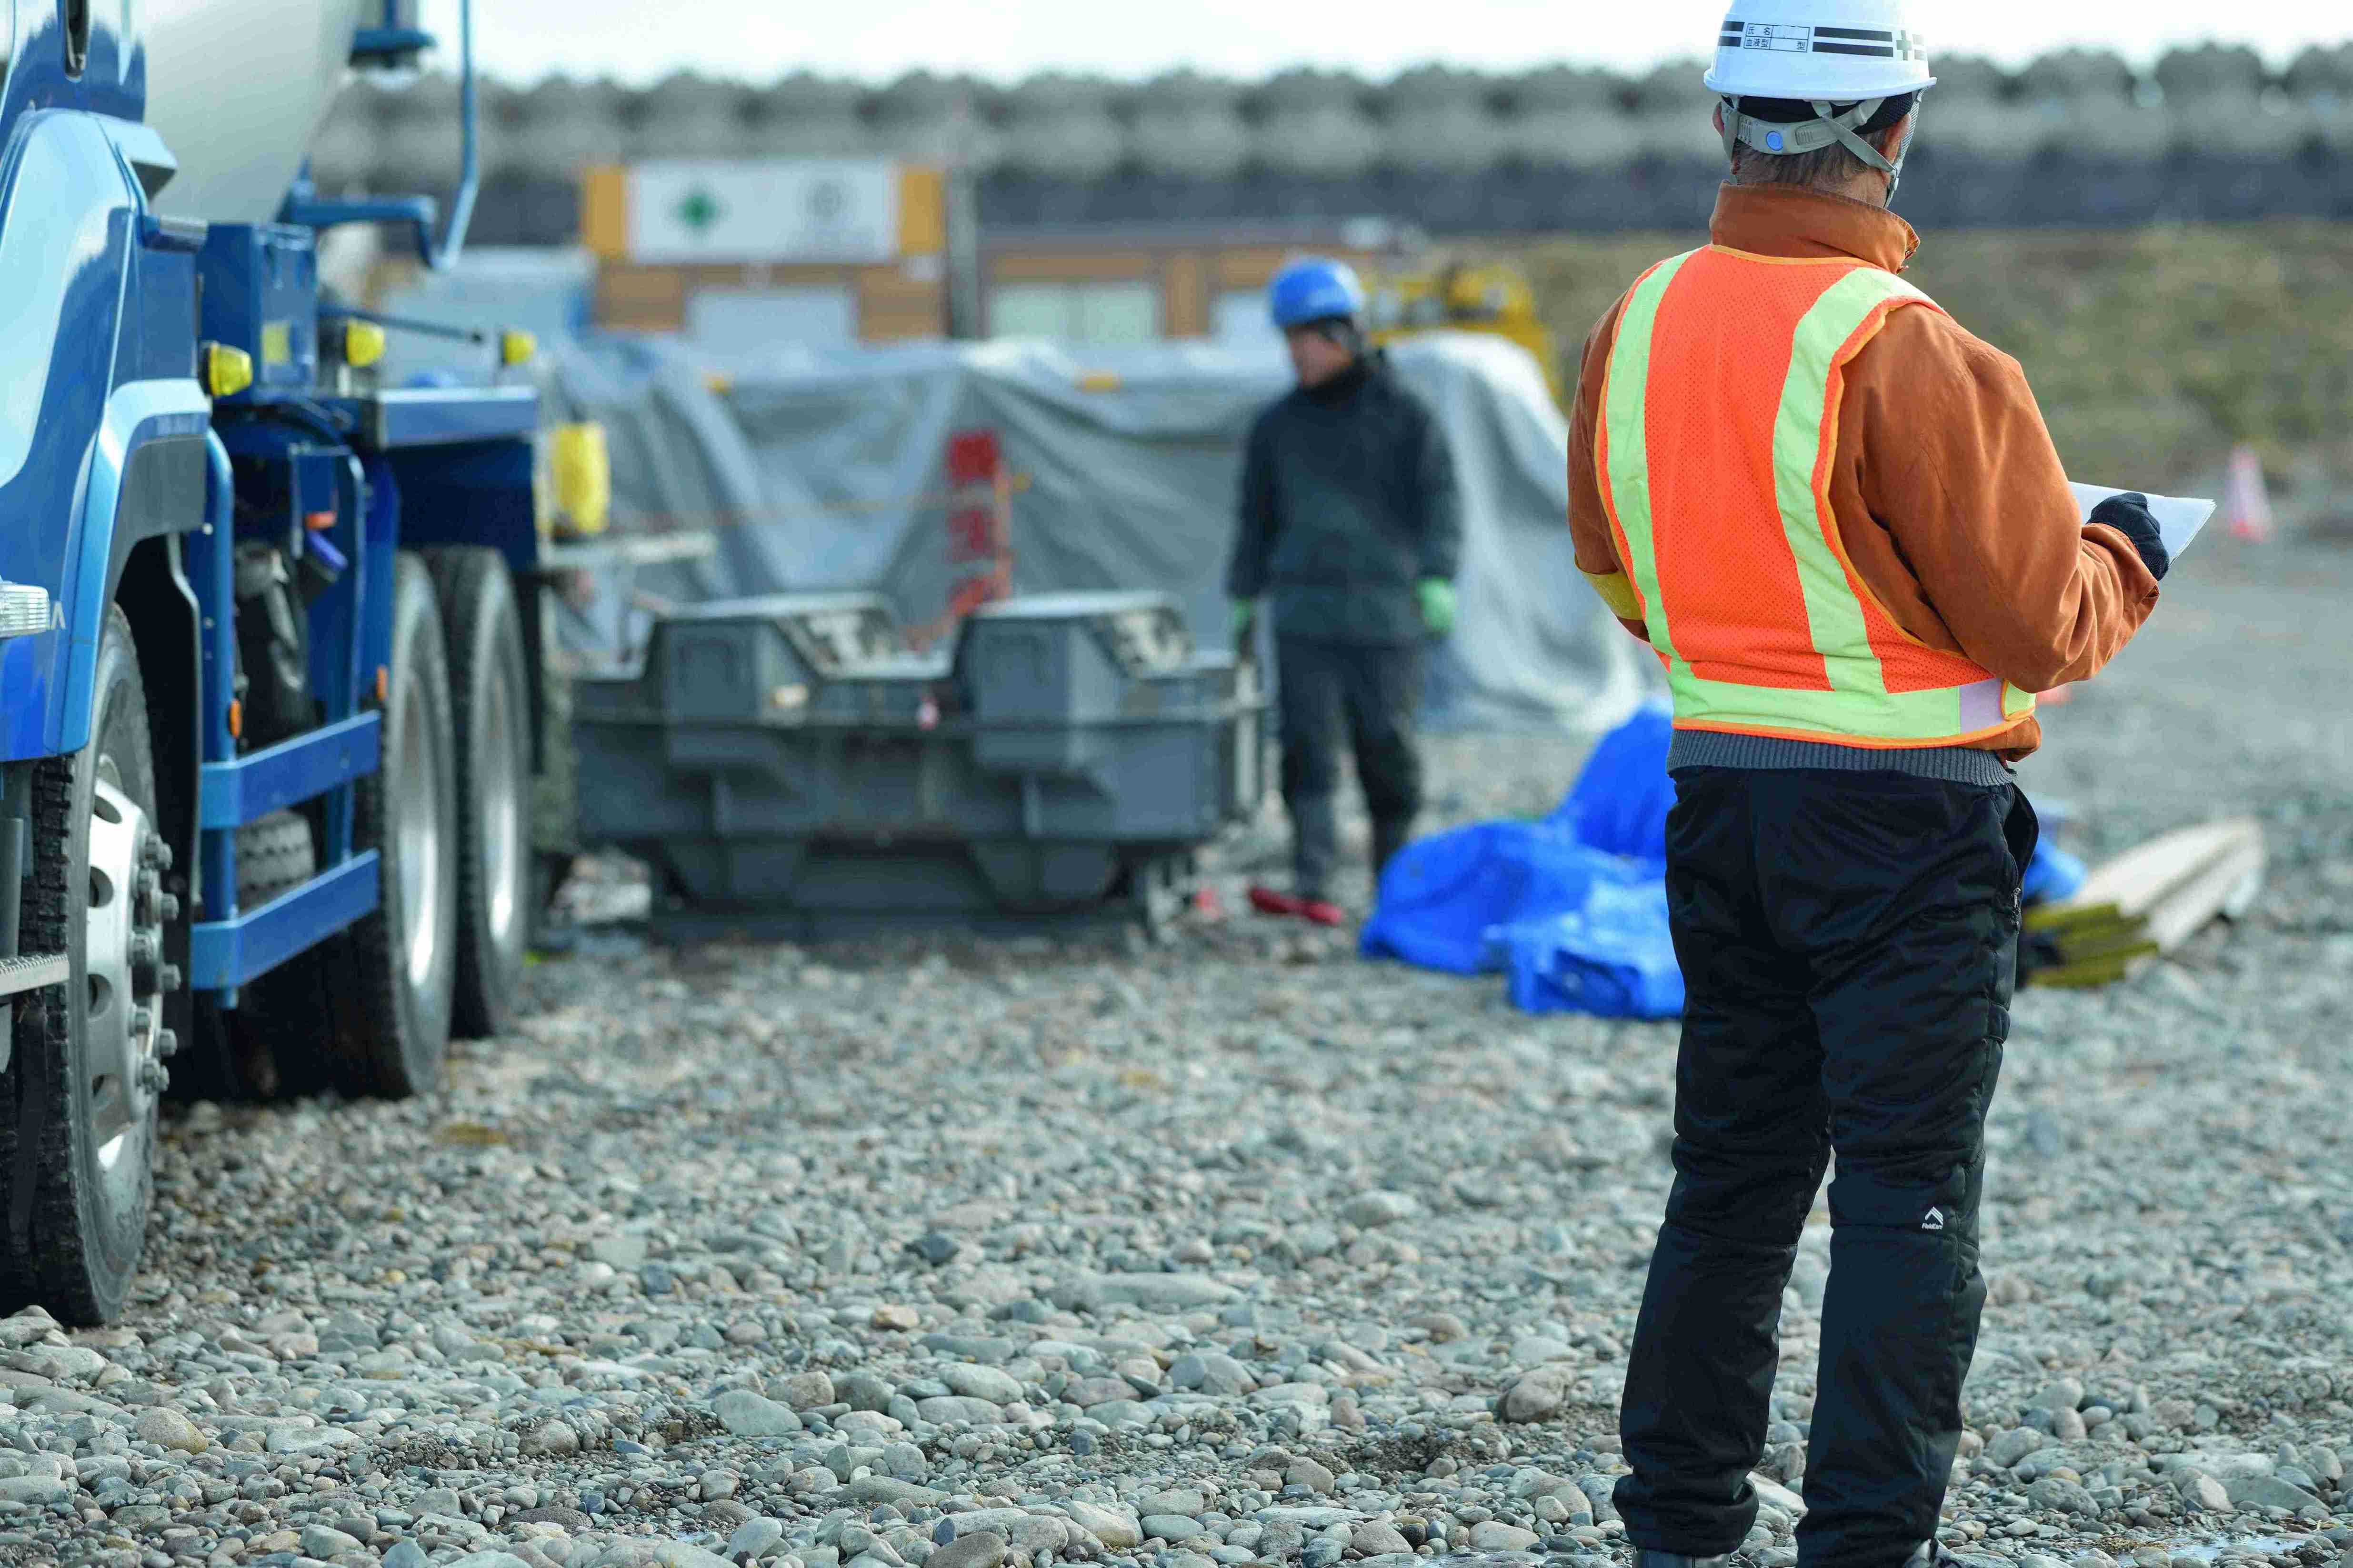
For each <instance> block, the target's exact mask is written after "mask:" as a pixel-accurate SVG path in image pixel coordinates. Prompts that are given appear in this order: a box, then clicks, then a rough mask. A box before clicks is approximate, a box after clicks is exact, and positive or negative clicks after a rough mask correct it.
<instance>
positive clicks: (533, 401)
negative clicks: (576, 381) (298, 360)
mask: <svg viewBox="0 0 2353 1568" xmlns="http://www.w3.org/2000/svg"><path fill="white" fill-rule="evenodd" d="M320 406H321V407H322V408H324V409H326V410H327V411H328V412H329V413H330V414H332V415H333V416H334V417H335V420H336V422H337V423H338V424H340V425H343V426H344V427H345V428H346V429H349V430H350V431H351V432H352V435H353V439H354V440H355V441H356V442H358V444H359V445H361V446H364V447H374V448H375V449H376V450H377V451H390V450H392V449H393V448H395V447H439V446H447V445H449V444H451V443H453V442H459V441H490V440H496V439H499V438H501V437H531V436H533V435H535V434H536V433H537V432H538V430H539V394H538V392H537V391H536V390H534V389H533V388H532V387H529V386H523V385H515V386H473V387H465V386H436V387H403V388H400V389H398V390H396V391H390V392H379V393H377V394H375V395H374V396H371V397H331V398H322V399H321V400H320Z"/></svg>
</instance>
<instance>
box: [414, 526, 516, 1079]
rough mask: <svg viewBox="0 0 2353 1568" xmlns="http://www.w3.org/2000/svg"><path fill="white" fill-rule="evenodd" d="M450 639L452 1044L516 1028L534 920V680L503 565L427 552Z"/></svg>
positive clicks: (499, 559)
mask: <svg viewBox="0 0 2353 1568" xmlns="http://www.w3.org/2000/svg"><path fill="white" fill-rule="evenodd" d="M423 553H424V558H425V564H426V566H427V569H429V570H430V571H431V572H432V574H433V588H434V592H435V595H437V596H438V598H439V599H440V601H441V621H442V627H443V629H444V630H445V631H446V632H447V633H448V652H449V705H450V712H451V718H452V721H453V722H452V729H453V730H454V731H455V734H456V739H457V750H456V755H457V781H458V821H457V827H458V988H457V996H456V1000H455V1005H454V1007H453V1009H452V1026H453V1032H454V1033H456V1034H458V1035H459V1036H461V1037H466V1038H469V1039H480V1038H482V1037H487V1036H491V1035H495V1034H497V1033H498V1032H499V1031H500V1030H501V1029H503V1028H504V1027H506V1026H507V1023H508V1021H509V1020H510V1019H512V1017H513V1016H514V1011H515V1003H516V999H517V997H518V996H519V995H520V994H521V993H522V970H523V956H524V952H525V950H526V949H527V948H528V947H529V946H530V943H531V931H532V922H533V917H534V915H535V912H536V906H535V905H534V903H533V866H532V853H533V851H532V820H531V806H532V773H531V765H532V732H531V680H530V677H529V675H528V673H527V671H526V668H525V666H524V664H523V646H522V641H523V639H522V613H521V611H520V610H518V609H517V607H516V605H515V596H514V585H513V582H512V578H511V577H510V576H509V575H508V573H507V563H506V558H505V557H504V556H502V555H501V554H500V553H499V552H497V551H495V550H486V549H482V548H480V547H477V546H462V547H453V548H448V549H440V550H427V551H426V552H423Z"/></svg>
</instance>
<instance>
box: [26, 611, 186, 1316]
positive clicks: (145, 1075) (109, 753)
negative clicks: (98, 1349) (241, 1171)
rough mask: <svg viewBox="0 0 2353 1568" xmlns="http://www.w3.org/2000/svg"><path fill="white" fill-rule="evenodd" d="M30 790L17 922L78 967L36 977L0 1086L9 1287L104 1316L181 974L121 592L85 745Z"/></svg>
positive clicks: (56, 1305) (147, 1165)
mask: <svg viewBox="0 0 2353 1568" xmlns="http://www.w3.org/2000/svg"><path fill="white" fill-rule="evenodd" d="M32 793H33V823H32V838H33V875H32V877H31V878H30V879H28V880H27V882H26V885H25V894H24V899H25V901H24V914H23V922H22V925H21V927H20V928H19V938H20V942H21V944H22V950H23V951H24V952H58V951H60V950H62V951H63V952H65V953H66V954H67V956H68V958H69V962H70V964H71V978H70V979H69V981H68V982H67V984H64V985H63V986H56V985H52V986H48V987H46V988H44V989H43V990H40V991H37V992H34V993H31V994H29V995H27V997H26V999H25V1002H24V1004H23V1006H22V1010H21V1012H20V1013H19V1014H18V1017H17V1024H16V1052H15V1056H14V1058H13V1060H12V1061H11V1064H10V1068H9V1073H8V1077H9V1079H11V1080H12V1083H11V1085H10V1087H11V1089H12V1090H13V1092H11V1093H9V1094H7V1095H6V1096H5V1100H0V1182H4V1183H5V1184H6V1188H7V1195H8V1201H7V1204H6V1206H5V1212H0V1226H5V1246H0V1297H4V1298H5V1305H6V1306H7V1307H8V1309H9V1310H14V1309H16V1308H17V1307H20V1306H22V1305H24V1304H26V1302H30V1301H38V1302H40V1303H42V1304H43V1305H44V1306H46V1307H47V1308H48V1310H50V1311H51V1312H52V1313H54V1314H55V1315H56V1316H57V1317H58V1318H59V1319H61V1320H62V1321H66V1322H69V1323H81V1324H97V1323H102V1322H106V1321H111V1319H113V1318H114V1317H115V1316H116V1315H117V1314H118V1313H120V1312H121V1310H122V1305H123V1301H124V1299H125V1298H126V1297H127V1296H128V1295H129V1293H130V1289H131V1282H132V1278H133V1276H135V1275H136V1273H137V1272H138V1268H139V1258H140V1253H141V1251H142V1248H143V1247H144V1245H145V1243H146V1236H147V1208H148V1202H149V1199H150V1197H151V1195H152V1194H153V1183H154V1168H155V1105H156V1100H157V1099H158V1097H159V1096H160V1094H161V1092H162V1090H163V1088H164V1083H165V1082H166V1081H167V1078H168V1075H167V1074H166V1073H165V1071H164V1064H163V1059H162V1058H164V1056H166V1055H168V1054H170V1051H171V1049H172V1047H173V1042H171V1041H170V1040H169V1039H168V1038H166V1037H165V1033H164V1030H163V1028H162V1027H161V1025H160V1018H161V1016H162V1013H163V1008H162V1005H161V1001H162V993H163V989H164V984H165V983H166V982H167V981H168V982H170V983H171V984H174V985H176V984H177V981H176V980H175V979H174V978H173V977H172V976H171V975H169V974H168V973H167V972H166V970H165V967H164V964H163V963H162V961H161V952H162V942H163V917H164V910H163V908H162V907H161V902H162V900H163V897H164V894H163V889H162V886H161V882H160V878H161V874H162V873H163V872H164V870H167V869H169V868H170V863H171V851H170V847H169V846H168V845H167V844H165V843H164V840H163V839H162V838H161V837H157V834H156V829H155V826H154V817H153V812H154V806H155V762H154V752H153V743H152V742H151V741H150V739H149V736H148V730H147V699H146V694H145V689H144V688H143V687H142V685H141V683H140V679H139V655H138V651H137V649H136V647H134V646H133V644H132V637H131V623H130V621H129V620H128V619H126V618H125V617H124V616H123V614H122V612H121V610H120V609H116V608H111V607H110V609H109V610H108V613H107V618H106V627H105V630H104V632H103V633H102V634H101V637H100V644H99V650H98V670H97V679H96V682H95V697H94V700H93V711H92V713H91V722H90V744H88V745H87V746H85V747H83V748H82V749H81V751H80V752H78V753H76V754H75V755H73V756H71V757H59V758H56V759H53V760H50V761H47V762H43V763H38V764H37V771H36V773H35V774H34V779H33V791H32Z"/></svg>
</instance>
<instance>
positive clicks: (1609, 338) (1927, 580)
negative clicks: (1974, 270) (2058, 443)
mask: <svg viewBox="0 0 2353 1568" xmlns="http://www.w3.org/2000/svg"><path fill="white" fill-rule="evenodd" d="M1710 228H1711V234H1712V237H1713V238H1714V241H1715V244H1717V245H1720V246H1725V247H1729V248H1731V249H1735V250H1745V251H1748V252H1750V253H1752V254H1755V255H1760V256H1784V257H1827V256H1848V257H1853V258H1858V259H1861V260H1863V261H1867V262H1870V263H1871V264H1872V265H1873V266H1876V267H1882V268H1886V269H1887V270H1889V271H1891V272H1900V271H1902V270H1903V269H1904V268H1905V265H1906V264H1907V263H1908V262H1909V261H1910V259H1911V257H1912V253H1913V251H1914V250H1915V248H1916V247H1917V246H1918V244H1919V240H1918V237H1917V236H1915V234H1914V233H1913V232H1912V228H1911V226H1910V225H1908V224H1906V223H1905V221H1904V220H1903V219H1901V218H1899V217H1897V216H1895V215H1894V214H1893V213H1891V212H1888V211H1887V210H1886V209H1884V208H1883V207H1874V206H1870V205H1865V204H1863V203H1862V202H1855V201H1850V200H1848V199H1846V198H1844V197H1841V196H1834V195H1826V194H1824V193H1821V192H1817V191H1810V190H1805V189H1802V188H1799V187H1797V186H1788V185H1763V186H1744V185H1726V186H1725V188H1724V190H1723V193H1722V195H1720V196H1719V197H1718V198H1717V201H1716V207H1715V220H1714V222H1713V223H1712V225H1711V226H1710ZM1624 306H1625V301H1624V300H1622V299H1621V300H1620V301H1619V303H1618V304H1617V305H1616V306H1613V307H1612V308H1611V309H1610V310H1609V314H1608V315H1606V316H1604V317H1603V318H1602V319H1601V321H1600V323H1599V325H1598V326H1596V327H1595V328H1594V329H1593V333H1592V336H1590V337H1589V338H1588V339H1587V340H1586V344H1585V363H1584V370H1583V374H1582V375H1581V376H1580V377H1579V380H1578V384H1577V405H1576V409H1575V412H1574V414H1573V416H1572V417H1571V419H1570V423H1569V444H1568V486H1569V489H1568V522H1569V529H1570V531H1571V534H1572V536H1573V537H1574V539H1575V542H1576V549H1577V566H1578V568H1579V569H1580V570H1582V571H1584V572H1586V573H1587V574H1590V575H1592V576H1596V577H1608V576H1609V575H1611V574H1622V573H1623V572H1624V571H1625V563H1623V562H1621V561H1620V560H1619V559H1618V550H1617V544H1616V542H1615V541H1614V540H1613V539H1612V537H1611V534H1610V529H1609V514H1608V513H1607V512H1606V511H1605V510H1603V508H1602V504H1601V495H1600V490H1599V485H1598V481H1597V479H1596V471H1595V449H1594V443H1595V427H1596V424H1597V421H1598V420H1599V416H1600V405H1601V390H1602V383H1603V379H1604V375H1605V374H1606V372H1607V371H1608V369H1609V355H1610V351H1611V349H1612V348H1613V347H1614V346H1615V344H1616V342H1617V336H1618V319H1619V314H1620V311H1621V310H1623V309H1624ZM1831 509H1832V511H1833V513H1834V514H1835V516H1836V517H1837V520H1838V525H1839V534H1840V539H1841V542H1842V543H1843V544H1844V545H1845V547H1846V553H1847V555H1848V558H1849V559H1850V560H1852V562H1853V563H1854V567H1855V570H1856V572H1857V573H1858V574H1860V575H1861V576H1862V580H1863V585H1864V587H1865V588H1866V589H1868V590H1869V592H1870V593H1871V595H1873V597H1874V598H1876V599H1877V600H1878V601H1879V603H1880V605H1882V606H1883V608H1884V609H1885V610H1886V611H1887V613H1888V615H1889V616H1890V617H1892V618H1893V619H1894V622H1895V624H1896V625H1897V626H1899V627H1901V628H1902V629H1903V630H1904V632H1905V633H1906V634H1908V635H1909V636H1911V637H1915V638H1916V639H1917V640H1919V641H1920V642H1922V643H1925V644H1926V645H1927V646H1928V647H1934V648H1940V649H1943V650H1945V651H1947V652H1950V653H1958V654H1961V655H1964V656H1965V657H1967V658H1970V659H1972V660H1974V661H1976V662H1977V663H1978V664H1979V665H1982V666H1983V667H1984V668H1987V669H1988V670H1990V671H1991V672H1992V673H1994V674H1996V675H1998V676H2000V677H2001V678H2002V679H2005V680H2008V681H2010V682H2011V683H2012V684H2014V685H2016V686H2019V687H2021V688H2023V689H2026V690H2028V691H2047V690H2049V689H2052V688H2053V687H2056V686H2061V685H2064V684H2066V683H2067V682H2069V681H2073V680H2081V679H2085V678H2086V677H2088V676H2090V675H2091V674H2093V673H2094V671H2096V670H2097V669H2099V668H2100V667H2101V666H2103V665H2105V663H2107V661H2108V660H2109V659H2110V658H2114V657H2115V656H2116V651H2117V650H2118V649H2119V648H2121V647H2124V645H2125V644H2126V642H2127V641H2129V640H2130V639H2131V637H2132V635H2133V634H2134V633H2135V632H2136V631H2137V630H2139V629H2140V626H2141V623H2142V622H2143V621H2145V620H2147V618H2148V614H2149V611H2150V610H2151V609H2152V608H2153V607H2155V605H2156V604H2157V592H2158V590H2157V582H2156V580H2155V579H2154V578H2153V577H2151V576H2150V575H2149V573H2148V569H2147V567H2146V566H2144V565H2143V564H2142V563H2141V560H2140V557H2139V555H2138V554H2137V552H2135V551H2134V549H2133V546H2132V542H2131V541H2130V540H2128V539H2126V537H2125V536H2124V535H2123V534H2121V533H2119V532H2117V531H2116V530H2114V529H2111V528H2105V527H2101V526H2096V525H2095V526H2090V527H2086V526H2085V525H2084V522H2083V521H2082V513H2081V510H2080V509H2079V508H2078V507H2077V505H2076V503H2075V499H2074V496H2073V492H2072V491H2070V490H2069V489H2068V488H2067V482H2066V476H2065V473H2064V471H2063V469H2062V468H2061V467H2060V464H2059V455H2058V453H2057V452H2056V451H2054V450H2053V449H2052V445H2051V434H2050V432H2049V431H2048V430H2047V429H2046V428H2044V426H2043V423H2042V411H2041V410H2040V409H2038V408H2037V407H2036V406H2035V403H2034V395H2033V394H2032V393H2031V391H2029V390H2028V388H2027V384H2026V377H2025V374H2024V373H2023V372H2022V371H2021V370H2020V368H2019V366H2018V362H2017V361H2015V360H2013V359H2011V358H2010V356H2009V355H2007V354H2004V353H2000V351H1998V350H1996V349H1993V348H1991V347H1989V346H1988V345H1987V344H1985V343H1983V342H1979V341H1978V339H1976V338H1974V337H1972V336H1970V335H1969V333H1968V331H1964V330H1963V329H1962V328H1961V327H1960V326H1959V325H1958V324H1957V323H1956V322H1955V321H1953V320H1952V318H1951V317H1949V316H1947V315H1946V314H1944V313H1943V312H1942V311H1938V310H1898V311H1896V312H1894V314H1893V315H1892V316H1891V317H1889V319H1888V321H1887V324H1886V326H1885V327H1884V328H1883V329H1882V330H1881V331H1880V332H1879V334H1878V336H1876V337H1875V338H1873V340H1872V342H1870V343H1868V344H1867V345H1865V346H1864V347H1863V349H1862V351H1861V352H1860V353H1857V354H1856V355H1855V357H1854V358H1853V360H1852V361H1851V362H1850V363H1848V365H1847V367H1846V379H1845V394H1844V397H1843V400H1842V402H1841V405H1840V410H1839V423H1838V450H1837V455H1836V458H1835V460H1834V463H1833V467H1832V469H1831ZM1625 625H1626V627H1627V629H1628V630H1629V631H1630V632H1632V633H1633V634H1634V635H1635V636H1637V637H1646V634H1645V632H1644V630H1643V627H1642V625H1641V622H1639V621H1628V622H1625ZM2041 743H2042V726H2041V725H2040V724H2039V723H2038V722H2037V721H2035V720H2034V718H2033V717H2032V716H2031V715H2030V716H2028V717H2025V718H2022V719H2021V720H2020V721H2018V723H2016V724H2015V725H2013V726H2011V727H2010V729H2008V730H2005V731H2001V732H2000V734H1997V735H1994V736H1991V737H1989V738H1987V739H1984V740H1980V741H1978V742H1974V744H1976V745H1978V746H1979V747H1981V748H1984V749H1986V750H1989V751H1993V752H1998V753H1999V754H2000V755H2001V756H2002V757H2003V758H2005V759H2007V760H2010V761H2015V760H2016V759H2018V758H2020V757H2023V756H2025V755H2027V754H2028V753H2029V752H2032V751H2033V750H2034V749H2035V748H2036V747H2037V746H2039V745H2040V744H2041Z"/></svg>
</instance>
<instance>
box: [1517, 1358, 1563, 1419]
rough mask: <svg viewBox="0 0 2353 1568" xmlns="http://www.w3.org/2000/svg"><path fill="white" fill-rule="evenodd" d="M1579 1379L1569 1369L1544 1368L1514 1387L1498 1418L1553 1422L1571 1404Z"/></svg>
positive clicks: (1530, 1374)
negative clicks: (1573, 1387)
mask: <svg viewBox="0 0 2353 1568" xmlns="http://www.w3.org/2000/svg"><path fill="white" fill-rule="evenodd" d="M1576 1376H1577V1374H1576V1373H1575V1372H1573V1371H1572V1370H1571V1369H1569V1368H1567V1367H1565V1366H1540V1367H1538V1368H1536V1370H1535V1371H1534V1372H1532V1373H1528V1374H1527V1375H1526V1376H1525V1377H1523V1378H1521V1379H1520V1380H1519V1381H1518V1382H1517V1383H1514V1384H1512V1386H1511V1388H1510V1389H1509V1390H1508V1391H1507V1392H1506V1393H1505V1394H1504V1400H1503V1407H1502V1409H1501V1410H1500V1411H1499V1412H1498V1414H1500V1415H1502V1416H1503V1418H1504V1420H1506V1421H1549V1420H1551V1419H1552V1418H1553V1417H1554V1416H1556V1415H1559V1414H1560V1411H1561V1407H1562V1406H1563V1405H1566V1404H1567V1403H1568V1391H1569V1389H1570V1387H1571V1386H1572V1385H1573V1384H1574V1383H1575V1380H1576Z"/></svg>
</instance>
